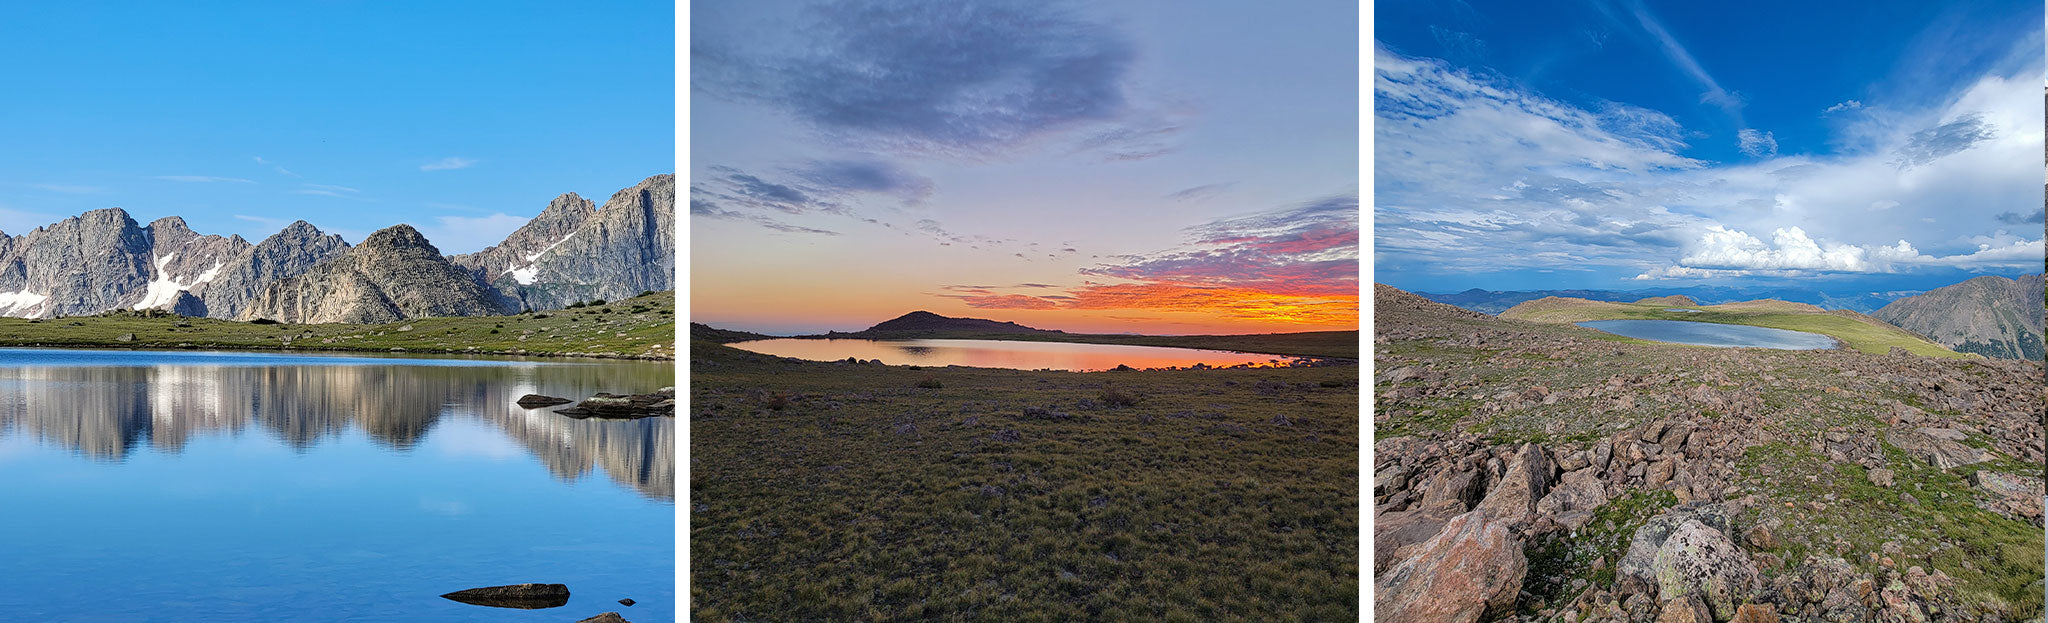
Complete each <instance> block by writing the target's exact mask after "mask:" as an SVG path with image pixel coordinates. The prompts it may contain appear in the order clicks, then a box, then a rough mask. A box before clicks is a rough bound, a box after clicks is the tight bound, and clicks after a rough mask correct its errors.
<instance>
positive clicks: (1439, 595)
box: [1373, 511, 1529, 623]
mask: <svg viewBox="0 0 2048 623" xmlns="http://www.w3.org/2000/svg"><path fill="white" fill-rule="evenodd" d="M1528 571H1529V561H1528V559H1527V558H1524V557H1523V555H1522V542H1521V540H1520V539H1517V538H1515V536H1514V533H1513V532H1511V531H1510V530H1508V528H1507V526H1505V525H1502V524H1500V523H1496V522H1490V521H1488V520H1487V517H1486V513H1485V511H1472V512H1469V513H1465V514H1463V515H1459V516H1457V517H1453V518H1451V520H1450V521H1449V522H1446V523H1444V527H1443V530H1442V531H1441V532H1438V533H1437V535H1436V536H1435V537H1433V538H1431V539H1430V540H1429V541H1428V542H1426V543H1424V544H1423V545H1422V546H1421V548H1419V549H1418V550H1417V551H1416V553H1415V555H1414V556H1413V557H1411V558H1409V559H1407V560H1404V561H1402V562H1401V563H1399V564H1396V565H1394V567H1393V568H1392V569H1389V570H1388V571H1387V572H1386V573H1384V574H1381V575H1380V576H1379V578H1378V579H1377V580H1376V581H1375V586H1376V589H1377V590H1376V591H1375V593H1374V596H1373V607H1374V616H1375V618H1376V619H1377V620H1379V621H1381V622H1382V623H1389V622H1391V623H1410V622H1413V623H1423V622H1429V623H1436V622H1440V621H1441V622H1454V623H1474V622H1476V621H1480V620H1483V619H1491V618H1494V617H1497V616H1500V615H1502V614H1506V613H1509V612H1512V611H1513V610H1514V608H1515V599H1516V598H1517V597H1518V596H1519V595H1520V594H1521V590H1522V577H1523V576H1524V575H1526V574H1527V573H1528Z"/></svg>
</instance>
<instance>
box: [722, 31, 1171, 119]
mask: <svg viewBox="0 0 2048 623" xmlns="http://www.w3.org/2000/svg"><path fill="white" fill-rule="evenodd" d="M806 14H807V16H809V17H811V18H813V21H814V22H815V23H814V24H810V25H808V27H806V28H802V29H800V31H801V32H802V33H803V34H804V39H803V43H802V44H801V45H800V46H799V49H796V50H792V51H785V52H781V53H779V54H774V55H771V54H763V53H757V52H754V51H748V50H737V49H730V48H727V47H721V46H719V45H715V44H708V43H707V44H704V45H699V46H695V47H693V48H692V51H693V53H694V54H695V56H694V57H693V60H692V63H693V65H692V67H693V71H697V72H699V76H700V79H699V80H698V81H697V82H698V84H697V85H696V88H699V89H701V90H704V91H706V92H708V93H711V94H713V95H718V96H722V97H726V98H729V99H734V100H739V101H756V102H762V103H766V104H769V105H772V106H775V107H777V108H780V109H782V110H784V111H786V112H789V113H791V114H793V115H795V116H796V117H798V118H800V119H802V120H804V121H806V122H808V123H810V124H812V125H814V126H816V127H817V128H820V129H822V130H825V131H827V132H830V133H833V134H837V135H840V136H842V137H844V138H846V139H849V140H851V141H854V142H857V143H861V144H866V145H870V146H873V147H876V148H881V149H890V150H900V151H909V152H923V153H951V154H983V153H989V152H993V151H998V150H1002V149H1006V148H1009V147H1013V146H1016V145H1019V144H1022V143H1024V142H1026V141H1028V140H1030V139H1033V138H1037V137H1039V136H1041V135H1044V134H1046V133H1049V132H1053V131H1057V130H1062V129H1066V128H1070V127H1074V126H1078V125H1082V124H1087V123H1092V122H1110V121H1115V120H1117V119H1119V118H1120V117H1122V116H1123V115H1125V114H1126V113H1127V112H1128V111H1129V109H1130V104H1129V102H1128V101H1127V100H1126V97H1125V90H1124V81H1125V78H1126V75H1127V74H1128V73H1129V71H1130V68H1131V65H1132V62H1133V60H1134V57H1135V53H1134V51H1133V50H1132V46H1131V44H1130V42H1129V41H1127V40H1126V38H1125V37H1124V36H1123V35H1122V34H1121V33H1119V32H1117V31H1115V30H1114V29H1112V28H1110V27H1108V26H1105V25H1103V24H1099V23H1095V22H1092V21H1089V20H1087V19H1085V18H1084V17H1083V16H1081V15H1080V14H1079V12H1077V11H1076V10H1074V9H1073V8H1072V7H1070V6H1066V5H1063V4H1060V3H1048V2H1031V1H1024V0H991V1H980V2H954V1H952V0H906V1H880V0H856V1H851V2H835V3H825V4H819V5H817V6H816V7H815V8H814V9H813V10H810V11H807V12H806ZM1155 131H1156V128H1155ZM1110 132H1114V130H1112V131H1110ZM1134 132H1144V130H1135V131H1134ZM1110 138H1116V137H1114V136H1112V137H1110ZM1136 153H1137V152H1132V154H1133V155H1135V154H1136Z"/></svg>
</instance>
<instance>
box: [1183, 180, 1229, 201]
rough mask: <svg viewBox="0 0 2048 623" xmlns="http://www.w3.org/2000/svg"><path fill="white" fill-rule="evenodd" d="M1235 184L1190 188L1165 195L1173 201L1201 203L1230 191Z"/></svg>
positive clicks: (1204, 185)
mask: <svg viewBox="0 0 2048 623" xmlns="http://www.w3.org/2000/svg"><path fill="white" fill-rule="evenodd" d="M1236 184H1237V182H1224V183H1220V184H1203V185H1200V186H1192V187H1188V188H1183V189H1180V190H1176V191H1173V192H1170V193H1167V194H1166V198H1167V199H1172V200H1174V201H1201V200H1204V199H1208V198H1211V197H1215V196H1217V195H1220V194H1223V191H1226V190H1230V187H1231V186H1234V185H1236Z"/></svg>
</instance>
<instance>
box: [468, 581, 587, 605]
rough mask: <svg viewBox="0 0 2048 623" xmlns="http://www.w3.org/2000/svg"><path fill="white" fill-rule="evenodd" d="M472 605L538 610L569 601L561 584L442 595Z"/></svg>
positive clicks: (503, 587)
mask: <svg viewBox="0 0 2048 623" xmlns="http://www.w3.org/2000/svg"><path fill="white" fill-rule="evenodd" d="M442 597H444V598H447V599H452V600H455V601H459V602H462V603H466V604H470V605H474V606H490V607H493V608H518V609H521V610H539V609H541V608H555V607H560V606H563V605H567V604H568V603H569V587H568V586H564V585H561V584H507V585H504V586H486V587H483V588H472V589H468V590H460V591H455V592H453V593H448V594H446V595H442Z"/></svg>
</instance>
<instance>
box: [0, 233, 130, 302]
mask: <svg viewBox="0 0 2048 623" xmlns="http://www.w3.org/2000/svg"><path fill="white" fill-rule="evenodd" d="M150 262H151V258H150V240H149V232H148V231H146V230H144V229H143V228H142V227H141V226H139V225H137V224H136V223H135V219H132V218H129V217H128V213H127V212H125V211H122V210H121V209H120V208H108V209H104V210H93V211H91V212H86V213H84V214H81V215H78V216H75V217H71V218H67V219H64V220H62V221H59V222H57V223H55V224H52V225H49V226H47V227H39V228H36V230H35V231H31V232H29V233H26V234H22V235H21V236H17V237H14V238H13V239H11V240H10V241H9V244H8V245H7V249H6V252H5V254H4V255H0V315H7V316H13V317H17V318H42V317H49V316H67V315H81V314H91V313H95V312H99V311H103V310H108V309H114V308H116V307H123V306H125V305H128V304H133V303H134V302H135V300H136V297H137V296H138V294H137V293H139V292H141V291H142V290H143V289H144V288H145V284H148V283H149V281H150V274H151V266H150Z"/></svg>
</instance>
